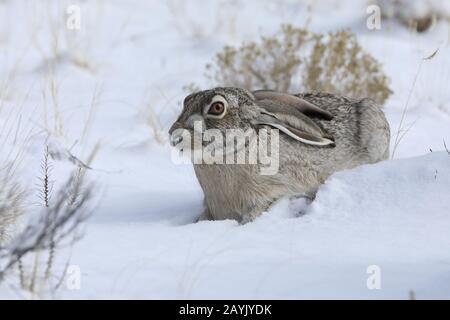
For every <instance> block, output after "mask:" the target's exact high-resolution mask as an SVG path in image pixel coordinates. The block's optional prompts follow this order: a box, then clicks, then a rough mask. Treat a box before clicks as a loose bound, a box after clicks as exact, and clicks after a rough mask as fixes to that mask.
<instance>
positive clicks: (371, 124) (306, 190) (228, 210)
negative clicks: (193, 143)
mask: <svg viewBox="0 0 450 320" xmlns="http://www.w3.org/2000/svg"><path fill="white" fill-rule="evenodd" d="M215 95H222V96H223V97H224V98H225V99H226V100H227V101H228V104H229V110H228V112H227V114H226V115H225V116H224V117H223V118H222V119H220V120H213V119H204V125H205V126H206V128H208V129H209V128H216V129H219V130H225V129H230V128H241V129H243V130H246V129H248V128H254V127H255V126H258V125H260V124H258V123H257V121H255V120H256V119H258V118H260V117H261V116H262V115H264V114H266V113H267V112H269V113H271V114H275V116H277V118H278V119H280V118H281V121H283V119H282V118H283V116H282V114H283V110H285V109H286V106H280V109H279V113H277V112H278V111H277V109H276V108H275V109H274V107H273V103H272V104H270V103H269V105H270V110H269V111H268V110H266V109H264V106H260V105H259V104H258V103H259V101H261V100H257V99H255V97H254V95H253V94H252V93H251V92H249V91H247V90H244V89H239V88H215V89H212V90H206V91H201V92H198V93H195V94H192V95H190V96H188V97H187V98H186V99H185V101H184V109H183V111H182V113H181V115H180V116H179V118H178V120H177V121H176V122H175V123H174V125H173V126H172V128H171V129H170V131H169V133H172V132H173V131H174V130H175V129H177V128H186V129H191V128H189V126H187V125H186V121H187V119H189V117H190V116H191V115H192V114H196V113H199V114H201V110H202V109H203V108H204V106H205V105H207V104H208V103H209V102H210V100H211V99H212V97H213V96H215ZM295 96H297V97H299V98H301V99H304V100H306V101H307V102H309V103H311V104H312V105H314V106H315V107H318V108H320V109H322V110H324V111H326V112H328V113H330V114H331V115H332V118H331V120H326V119H323V118H320V117H314V116H311V115H309V116H308V117H307V119H308V120H305V121H301V120H302V119H301V117H306V116H305V115H304V114H301V115H298V113H296V112H297V111H293V112H290V113H289V114H288V116H289V117H293V116H295V115H296V114H297V120H295V121H291V123H290V124H291V125H295V123H294V122H296V121H301V126H308V124H307V121H311V122H314V125H311V126H309V131H308V130H302V129H301V128H300V129H298V127H301V126H300V125H299V126H297V129H298V130H301V131H303V132H305V133H306V134H315V135H322V136H324V137H327V138H330V139H333V140H334V144H333V145H332V146H315V145H309V144H305V143H302V142H299V141H296V140H295V139H293V138H292V137H290V136H288V135H285V134H282V133H280V135H279V137H280V147H279V152H280V155H279V165H280V167H279V171H278V173H277V174H275V175H271V176H265V175H260V174H259V168H258V165H250V164H242V165H237V164H234V165H227V164H211V165H208V164H195V165H194V170H195V173H196V175H197V178H198V181H199V182H200V185H201V187H202V189H203V192H204V195H205V199H204V204H205V210H204V212H203V214H202V215H201V216H200V218H199V220H205V219H207V220H222V219H236V220H238V221H240V222H242V223H245V222H248V221H252V220H253V219H254V218H256V217H258V216H259V215H260V214H261V213H262V212H264V211H265V210H267V209H268V208H269V207H270V205H271V204H272V203H273V202H274V201H276V200H277V199H279V198H281V197H283V196H286V195H305V196H310V197H314V195H315V193H316V191H317V188H318V187H319V185H320V184H322V183H323V182H324V181H325V179H327V178H328V177H329V176H330V175H331V174H332V173H334V172H336V171H339V170H343V169H350V168H353V167H355V166H358V165H362V164H369V163H376V162H378V161H382V160H385V159H387V157H388V156H389V139H390V132H389V125H388V123H387V121H386V118H385V116H384V114H383V111H382V110H381V108H380V107H379V106H378V105H376V104H375V103H374V102H373V101H372V100H369V99H362V100H354V99H350V98H346V97H343V96H338V95H334V94H328V93H305V94H297V95H295ZM284 120H288V119H284ZM291 120H292V119H291Z"/></svg>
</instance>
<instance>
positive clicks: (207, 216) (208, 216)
mask: <svg viewBox="0 0 450 320" xmlns="http://www.w3.org/2000/svg"><path fill="white" fill-rule="evenodd" d="M205 220H214V218H213V216H212V215H211V213H210V212H209V209H208V207H207V206H206V205H205V208H204V209H203V212H202V214H201V215H200V216H199V217H198V218H197V220H195V222H199V221H205Z"/></svg>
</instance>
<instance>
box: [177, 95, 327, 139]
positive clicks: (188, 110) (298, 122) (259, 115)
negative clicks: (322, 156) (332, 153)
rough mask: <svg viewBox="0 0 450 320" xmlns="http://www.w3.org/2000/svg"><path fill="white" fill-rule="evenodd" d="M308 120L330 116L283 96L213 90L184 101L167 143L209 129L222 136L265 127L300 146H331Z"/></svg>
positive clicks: (306, 104) (298, 100) (294, 97)
mask: <svg viewBox="0 0 450 320" xmlns="http://www.w3.org/2000/svg"><path fill="white" fill-rule="evenodd" d="M310 118H318V119H324V120H331V119H332V115H331V114H330V113H328V112H327V111H324V110H322V109H320V108H318V107H316V106H314V105H312V104H311V103H309V102H307V101H305V100H303V99H301V98H299V97H296V96H293V95H289V94H285V93H279V92H275V91H270V90H259V91H253V92H250V91H247V90H245V89H240V88H231V87H227V88H214V89H211V90H205V91H200V92H197V93H193V94H190V95H189V96H187V97H186V98H185V99H184V106H183V111H182V112H181V114H180V116H179V117H178V119H177V120H176V121H175V123H174V124H173V125H172V127H171V128H170V130H169V134H170V135H171V139H170V141H171V144H172V145H174V146H175V145H177V144H178V143H180V142H181V141H183V138H184V137H183V131H184V132H188V133H189V136H192V135H195V134H197V135H203V134H204V133H205V132H206V130H212V129H214V130H215V131H216V132H218V131H220V132H221V133H222V134H226V131H227V130H231V129H241V130H243V131H247V130H248V129H255V130H256V129H258V128H260V127H261V126H269V127H272V128H276V129H278V130H280V131H281V132H283V133H284V134H285V135H287V136H289V137H291V138H293V139H295V140H298V141H300V142H302V143H306V144H311V145H317V146H325V145H333V144H334V142H333V139H332V137H330V136H328V135H327V134H326V133H325V132H323V131H322V129H321V128H320V127H319V126H317V124H315V123H314V121H312V120H311V119H310ZM191 146H193V145H191Z"/></svg>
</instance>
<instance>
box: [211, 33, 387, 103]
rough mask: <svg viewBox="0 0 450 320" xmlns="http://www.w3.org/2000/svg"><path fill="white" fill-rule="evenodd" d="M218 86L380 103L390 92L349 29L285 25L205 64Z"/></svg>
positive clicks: (382, 75) (382, 73)
mask: <svg viewBox="0 0 450 320" xmlns="http://www.w3.org/2000/svg"><path fill="white" fill-rule="evenodd" d="M206 75H207V77H208V79H209V80H210V81H212V82H215V84H217V85H223V86H237V87H243V88H247V89H250V90H252V89H274V90H278V91H286V92H305V91H325V92H331V93H337V94H342V95H346V96H350V97H354V98H365V97H370V98H372V99H374V100H375V101H377V102H378V103H380V104H383V103H384V102H385V101H386V100H387V98H388V97H389V96H390V94H391V93H392V91H391V90H390V89H389V80H388V78H387V76H386V75H385V74H384V72H383V70H382V67H381V65H380V63H379V62H378V61H376V60H375V58H373V57H372V56H371V55H370V54H369V53H368V52H366V51H364V49H363V48H362V47H361V45H360V44H359V43H358V41H357V39H356V36H355V35H354V34H352V33H350V32H348V31H338V32H332V33H328V34H318V33H313V32H310V31H308V30H306V29H299V28H294V27H293V26H291V25H285V26H283V27H282V29H281V31H280V32H278V33H277V34H275V35H274V36H271V37H262V38H261V39H260V41H259V42H250V43H246V44H243V45H242V46H240V47H238V48H234V47H230V46H226V47H225V48H224V49H223V51H222V52H220V53H218V54H217V56H216V59H215V61H214V63H212V64H209V65H207V71H206Z"/></svg>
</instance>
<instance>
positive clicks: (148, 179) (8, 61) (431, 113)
mask: <svg viewBox="0 0 450 320" xmlns="http://www.w3.org/2000/svg"><path fill="white" fill-rule="evenodd" d="M69 3H70V4H72V3H73V2H72V1H71V2H65V1H56V0H55V1H51V0H49V1H39V3H38V2H30V1H2V2H0V17H1V19H0V24H1V28H0V54H1V56H2V65H1V66H0V68H1V69H0V75H1V77H0V81H1V82H0V83H1V84H2V100H1V104H0V123H3V125H2V127H0V137H2V140H0V141H6V142H5V145H3V146H2V149H0V150H1V157H2V159H3V160H4V159H5V158H6V159H11V158H13V156H14V155H15V154H17V153H18V152H19V151H18V150H22V149H24V150H25V152H24V154H21V153H20V152H19V154H20V155H21V156H20V158H21V159H22V158H23V161H21V166H20V168H19V169H18V175H19V178H20V179H21V180H22V181H23V182H24V184H25V185H26V186H29V187H30V193H33V188H34V182H30V181H35V182H36V183H37V182H38V180H37V176H38V175H39V165H40V163H39V161H40V160H41V159H42V154H43V149H44V145H45V143H46V139H47V132H51V134H52V139H53V140H55V141H57V143H58V144H60V145H62V146H64V147H66V148H71V147H72V148H71V152H72V153H73V154H74V155H76V156H77V157H79V158H80V159H81V160H83V161H85V160H86V158H87V156H88V154H89V151H90V150H91V149H92V148H93V146H94V145H95V144H97V143H100V146H101V148H100V151H99V154H98V156H97V157H96V158H95V160H94V161H93V163H92V167H93V170H91V171H90V172H89V174H90V177H91V179H92V180H94V181H96V186H97V188H98V191H97V192H96V193H97V195H98V199H97V203H98V206H97V208H96V210H95V215H94V216H93V217H92V218H91V220H90V221H89V223H88V225H87V227H86V230H85V237H84V238H83V239H82V240H81V241H80V242H79V243H77V244H76V245H75V247H74V248H73V251H72V253H71V254H72V256H71V260H70V261H71V264H73V265H77V266H79V267H80V270H81V272H82V278H81V289H80V290H69V289H68V288H66V287H64V286H63V288H62V289H61V290H60V291H59V292H58V293H57V295H56V297H57V298H66V299H68V298H77V299H78V298H93V299H96V298H120V299H129V298H137V299H145V298H168V299H178V298H189V299H191V298H192V299H195V298H210V299H216V298H235V299H240V298H273V299H280V298H287V299H298V298H364V299H365V298H367V299H379V298H394V299H407V298H408V295H409V291H411V290H412V291H414V293H415V296H416V297H417V298H419V299H428V298H450V233H449V230H450V210H449V208H450V194H449V193H450V155H449V154H448V153H447V152H446V151H444V144H443V141H444V139H445V140H446V141H447V145H449V146H450V91H449V90H448V84H449V82H450V59H449V58H448V57H449V56H450V55H449V53H450V48H449V41H450V37H449V35H450V28H449V24H448V23H447V22H444V21H441V22H439V23H438V24H437V25H436V26H435V27H434V28H433V29H432V30H430V31H429V32H427V33H424V34H412V33H410V32H409V31H408V30H406V29H404V28H403V27H402V26H400V25H397V24H396V23H395V21H383V24H382V26H383V27H382V30H380V31H369V30H367V28H366V21H365V20H366V17H367V16H366V4H365V3H364V2H363V1H361V2H359V3H357V4H355V2H354V1H337V0H336V1H334V0H329V1H320V2H316V1H287V0H285V1H280V2H277V3H274V2H271V1H256V0H251V1H208V2H204V1H150V2H147V1H138V0H133V1H89V2H87V1H82V2H80V7H81V12H82V16H81V18H82V28H81V30H79V31H76V32H75V33H74V31H68V30H67V29H66V28H65V27H64V12H65V9H66V7H67V5H68V4H69ZM312 3H315V5H312V6H310V4H312ZM308 8H309V9H308ZM58 19H59V20H61V19H62V21H63V22H62V24H61V22H59V23H60V24H58V21H59V20H58ZM308 21H309V22H308ZM281 23H292V24H294V25H297V26H304V25H305V24H307V23H308V24H309V27H310V28H311V29H312V30H314V31H329V30H336V29H341V28H350V29H352V30H353V31H354V32H356V33H357V34H358V38H359V39H360V41H361V43H362V44H363V46H364V48H366V50H368V51H370V52H371V53H372V54H373V55H374V56H375V57H376V58H377V59H378V60H379V61H381V62H382V63H383V65H384V68H385V71H386V73H387V74H388V75H389V77H390V78H391V86H392V89H393V91H394V94H393V95H392V97H391V98H390V99H389V101H388V102H387V103H386V105H385V109H384V110H385V113H386V116H387V118H388V120H389V122H390V125H391V130H392V147H394V141H395V136H396V133H397V129H398V128H399V124H400V121H401V119H402V114H403V110H404V109H405V105H407V106H408V107H407V113H406V117H405V119H404V121H403V124H402V129H403V130H404V129H408V132H407V133H406V134H405V136H404V137H403V139H402V140H401V142H400V144H399V145H398V148H396V151H395V154H394V158H395V160H390V161H385V162H383V163H379V164H375V165H367V166H362V167H359V168H356V169H354V170H349V171H345V172H339V173H336V174H335V175H333V176H332V177H331V178H330V179H329V180H328V181H327V182H326V183H325V184H324V185H323V186H322V187H321V188H320V190H319V193H318V195H317V198H316V200H315V201H314V202H313V203H311V204H308V203H306V202H305V200H303V199H282V200H280V201H279V202H278V203H277V204H276V205H275V206H274V207H273V208H272V209H271V210H270V211H269V212H267V213H265V214H264V215H263V216H261V217H260V218H258V219H257V220H256V221H255V222H253V223H249V224H246V225H243V226H241V225H238V224H237V223H236V222H234V221H219V222H201V223H197V224H193V223H192V221H194V219H195V218H196V217H197V215H198V214H199V213H200V211H201V207H202V192H201V189H200V187H199V185H198V183H197V181H196V179H195V175H194V172H193V169H192V167H191V166H189V165H175V164H173V163H172V162H171V160H170V154H171V150H170V147H169V145H168V144H167V142H164V143H158V142H157V139H155V132H154V131H153V130H152V129H151V128H150V127H149V126H148V123H147V121H146V119H148V117H153V118H152V119H159V120H158V121H159V122H157V125H156V135H157V136H158V137H161V139H163V140H165V141H167V137H166V131H167V129H168V128H169V126H170V124H171V123H172V122H173V120H174V119H175V118H176V116H177V114H178V112H179V110H180V102H181V101H182V99H183V98H184V96H185V94H186V92H185V91H183V89H182V87H183V86H184V85H187V84H189V83H191V82H195V83H197V84H199V85H201V86H204V87H207V86H208V82H207V81H206V80H205V78H204V77H203V72H204V66H205V64H206V63H208V62H210V61H211V60H212V59H213V56H214V54H215V53H216V52H217V51H219V50H220V49H221V48H222V47H223V46H224V45H226V44H231V45H237V44H239V43H241V42H242V41H248V40H254V39H255V38H257V37H259V35H260V34H272V33H274V32H275V31H276V30H277V29H278V28H279V26H280V24H281ZM51 30H57V34H58V38H57V39H58V41H55V39H56V38H55V32H53V33H52V32H51ZM55 43H57V44H58V46H57V47H58V49H57V50H56V51H58V52H60V54H59V55H58V58H57V59H54V52H55V49H54V48H55ZM437 48H439V51H438V53H437V55H436V56H435V58H433V59H431V60H426V61H423V62H421V61H422V58H424V57H427V56H429V55H430V54H431V53H432V52H434V51H435V50H436V49H437ZM52 57H53V58H52ZM45 61H49V62H51V63H52V64H53V66H54V67H55V70H56V71H55V73H54V74H53V76H52V77H49V76H46V75H45V72H44V70H45V65H46V64H45ZM74 61H78V65H77V64H76V63H74ZM80 61H82V62H83V61H84V62H87V66H88V67H80V65H83V64H82V63H81V64H80ZM419 69H420V70H419ZM419 71H420V72H419ZM417 74H418V77H417V80H416V81H415V80H414V79H415V77H416V75H417ZM49 78H50V80H49ZM52 79H53V81H54V83H55V84H57V89H58V91H57V97H58V104H59V109H60V110H59V117H60V120H58V116H57V115H55V113H54V111H53V104H52V96H51V91H50V90H49V89H48V86H49V85H48V83H49V81H51V80H52ZM93 96H94V97H95V99H94V103H92V100H93ZM409 96H410V98H409V102H408V103H407V101H408V97H409ZM92 105H94V107H91V106H92ZM17 128H19V129H17ZM58 128H60V129H61V130H59V129H58ZM30 130H31V140H30V142H29V143H28V144H26V143H25V142H24V141H25V137H26V136H28V132H30ZM58 130H59V131H61V132H60V133H59V134H58V133H57V132H58ZM4 150H12V151H11V152H9V151H8V152H5V151H4ZM431 151H432V152H431ZM71 167H72V166H71V165H70V164H69V163H65V162H55V163H53V177H54V180H55V184H58V183H63V182H64V179H65V177H66V176H67V174H68V173H69V171H70V169H71ZM31 198H32V199H30V204H31V205H32V204H35V203H36V201H37V200H36V199H35V198H33V197H31ZM60 256H63V253H60ZM65 262H66V261H65V259H59V260H58V262H57V263H59V264H60V265H58V266H57V268H59V269H62V268H63V267H64V264H65ZM372 265H376V266H379V267H380V270H381V289H379V290H369V289H368V287H367V285H366V283H367V279H368V277H369V274H368V273H367V268H368V267H369V266H372ZM0 297H7V298H15V297H21V296H20V295H19V296H17V295H16V292H15V291H14V290H11V288H10V287H9V286H2V287H0Z"/></svg>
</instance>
